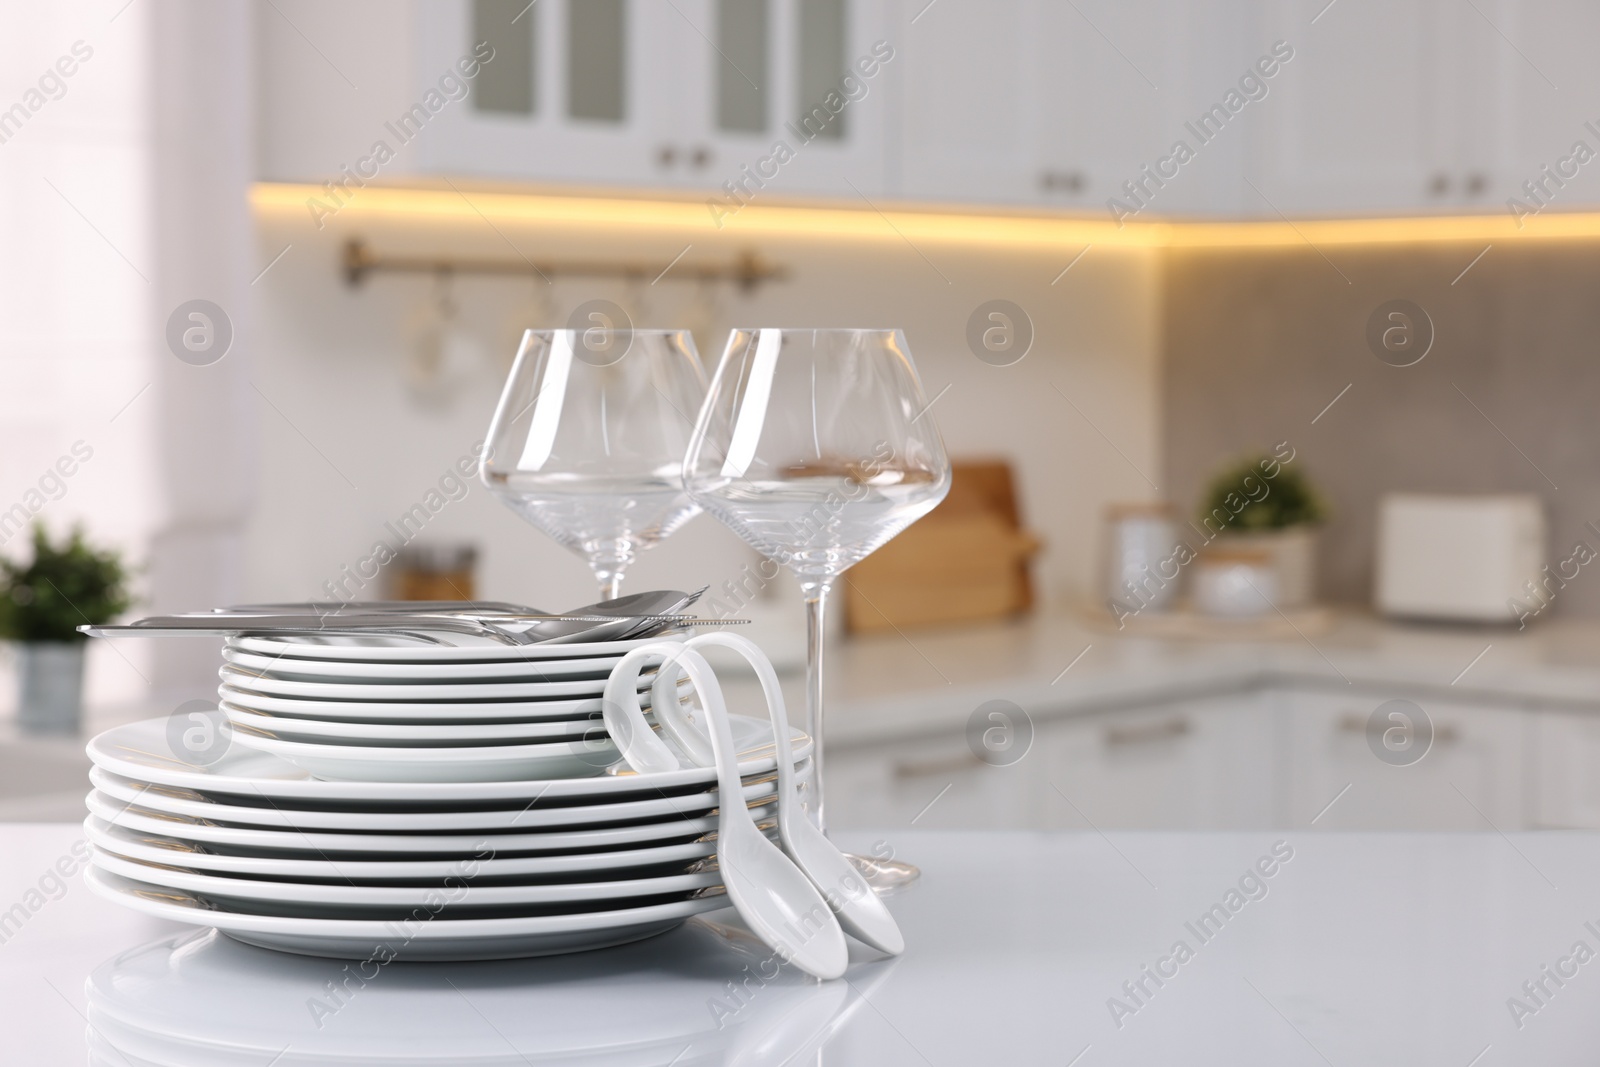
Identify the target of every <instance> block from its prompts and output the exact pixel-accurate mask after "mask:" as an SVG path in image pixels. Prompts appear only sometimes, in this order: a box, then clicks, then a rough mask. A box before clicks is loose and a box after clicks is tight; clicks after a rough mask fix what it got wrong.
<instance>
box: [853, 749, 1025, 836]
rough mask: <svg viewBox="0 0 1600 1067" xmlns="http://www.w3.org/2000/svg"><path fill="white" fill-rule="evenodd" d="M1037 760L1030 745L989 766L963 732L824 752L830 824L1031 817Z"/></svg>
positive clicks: (964, 824) (1007, 821)
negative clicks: (1009, 760)
mask: <svg viewBox="0 0 1600 1067" xmlns="http://www.w3.org/2000/svg"><path fill="white" fill-rule="evenodd" d="M1035 762H1036V758H1035V755H1034V754H1032V753H1030V754H1029V755H1028V756H1025V757H1023V758H1022V759H1021V760H1019V761H1018V762H1017V763H1015V764H1012V765H1009V766H991V765H990V764H987V763H984V762H983V761H981V760H979V759H978V757H977V756H975V755H973V753H972V750H971V749H970V748H969V747H968V746H967V741H966V738H965V737H964V736H961V735H951V736H949V737H941V738H929V739H918V740H916V741H910V742H905V743H902V744H896V745H885V746H874V747H872V748H866V749H846V750H842V751H837V752H829V753H828V757H827V771H826V774H827V794H826V803H827V816H828V824H829V826H830V827H841V828H848V827H855V828H871V829H877V830H903V829H909V828H910V827H911V826H912V825H913V824H914V825H915V826H916V827H917V828H918V829H978V828H982V829H990V828H1003V827H1010V828H1018V827H1026V826H1032V825H1036V824H1037V823H1036V821H1034V813H1035V812H1036V811H1037V809H1038V806H1039V800H1040V797H1039V789H1038V775H1037V773H1036V772H1035V769H1034V766H1033V764H1034V763H1035Z"/></svg>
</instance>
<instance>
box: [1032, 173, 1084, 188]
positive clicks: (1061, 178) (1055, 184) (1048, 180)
mask: <svg viewBox="0 0 1600 1067" xmlns="http://www.w3.org/2000/svg"><path fill="white" fill-rule="evenodd" d="M1088 184H1089V182H1088V179H1087V178H1085V177H1084V175H1083V171H1081V170H1066V171H1062V170H1047V171H1043V172H1041V173H1040V174H1039V188H1041V189H1043V190H1044V191H1045V192H1047V193H1051V192H1055V191H1056V190H1058V189H1061V190H1065V191H1066V192H1069V193H1081V192H1083V190H1084V187H1085V186H1087V185H1088Z"/></svg>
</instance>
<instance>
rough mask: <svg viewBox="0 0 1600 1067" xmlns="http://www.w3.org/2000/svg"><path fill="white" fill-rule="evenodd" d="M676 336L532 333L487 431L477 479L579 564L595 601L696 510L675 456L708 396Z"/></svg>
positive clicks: (681, 336) (690, 346)
mask: <svg viewBox="0 0 1600 1067" xmlns="http://www.w3.org/2000/svg"><path fill="white" fill-rule="evenodd" d="M705 390H706V382H705V374H704V372H703V371H702V369H701V366H700V359H699V356H698V355H697V354H696V352H695V347H694V339H693V338H692V337H691V336H690V335H689V333H688V332H687V331H684V330H640V329H632V328H628V329H602V328H598V327H596V328H591V329H587V330H529V331H527V332H526V333H525V334H524V335H523V339H522V344H521V346H520V348H519V349H518V352H517V358H516V362H515V364H513V366H512V369H511V374H510V376H509V377H508V378H507V379H506V384H505V388H504V390H503V391H502V392H501V396H500V402H499V404H498V405H497V406H496V408H495V413H494V417H493V419H492V420H491V421H490V424H489V432H488V436H487V438H486V448H485V451H484V455H483V459H482V461H481V462H480V464H479V475H480V477H481V478H482V480H483V482H484V484H485V485H487V486H488V487H489V489H490V491H492V492H493V493H494V494H495V495H496V496H498V497H499V498H500V499H501V501H502V502H504V503H505V504H506V505H507V506H508V507H510V508H511V509H512V510H513V511H515V512H516V513H517V514H518V515H520V516H522V517H523V518H524V519H526V520H527V521H529V522H531V523H532V524H533V525H534V526H537V527H538V528H539V529H540V530H543V531H544V532H545V533H546V534H549V535H550V536H551V537H553V538H554V539H555V540H556V541H558V542H559V543H561V544H563V545H565V546H566V547H568V548H570V549H572V550H573V551H574V552H577V553H578V554H580V555H582V556H584V557H585V558H586V559H587V560H588V561H589V565H590V567H591V569H592V570H593V571H594V574H595V578H596V580H598V581H599V583H600V588H601V596H602V598H603V599H608V600H609V599H613V598H615V597H616V596H617V595H618V589H619V587H620V585H621V581H622V575H623V572H624V571H625V570H626V569H627V567H628V565H629V564H631V563H632V562H633V560H634V559H635V558H636V557H637V556H638V554H639V553H640V552H642V551H644V550H645V549H648V548H650V547H651V546H653V545H655V544H658V543H660V542H661V541H662V540H663V539H665V538H666V537H668V536H670V535H671V534H672V533H673V532H674V531H676V530H677V529H678V528H679V527H681V526H682V525H683V524H684V523H685V522H687V521H688V520H689V519H690V518H692V517H693V516H694V515H695V514H696V513H697V512H698V511H699V510H700V509H699V507H698V505H696V504H695V503H694V502H693V501H692V500H691V499H690V498H689V497H688V495H687V494H686V493H685V492H684V487H683V455H684V451H685V449H686V447H687V445H688V443H689V435H690V429H691V425H692V424H691V421H690V420H691V419H692V418H693V415H694V413H695V411H696V410H697V409H698V408H699V407H700V403H701V400H702V398H703V397H704V396H705Z"/></svg>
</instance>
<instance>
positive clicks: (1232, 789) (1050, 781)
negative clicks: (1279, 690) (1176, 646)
mask: <svg viewBox="0 0 1600 1067" xmlns="http://www.w3.org/2000/svg"><path fill="white" fill-rule="evenodd" d="M1039 747H1040V752H1039V756H1040V763H1041V765H1042V773H1043V775H1044V777H1045V805H1044V808H1043V809H1042V815H1043V818H1042V820H1041V821H1040V822H1038V823H1036V825H1040V826H1043V827H1045V828H1049V829H1067V828H1076V829H1081V828H1083V827H1085V826H1086V825H1093V826H1095V827H1098V828H1099V829H1102V830H1109V829H1118V830H1144V829H1185V830H1200V829H1215V828H1222V827H1229V828H1266V827H1270V826H1272V825H1274V824H1275V819H1274V806H1273V782H1274V777H1275V771H1274V767H1275V763H1276V760H1275V759H1274V752H1275V749H1276V748H1277V744H1276V741H1275V735H1274V725H1273V722H1272V718H1271V716H1270V714H1269V712H1268V710H1267V708H1266V707H1265V706H1264V705H1263V704H1262V703H1261V700H1260V696H1259V694H1256V693H1251V692H1241V693H1236V694H1229V695H1226V696H1219V697H1212V698H1206V699H1200V700H1182V701H1174V702H1171V703H1164V704H1157V705H1154V706H1150V707H1143V708H1136V709H1125V710H1117V711H1110V712H1105V713H1103V714H1098V715H1087V716H1083V717H1081V718H1078V717H1074V718H1068V719H1062V720H1059V721H1057V722H1054V723H1051V724H1050V725H1049V726H1048V727H1046V728H1045V729H1044V730H1043V731H1042V734H1041V742H1040V746H1039Z"/></svg>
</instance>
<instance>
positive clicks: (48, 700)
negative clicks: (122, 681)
mask: <svg viewBox="0 0 1600 1067" xmlns="http://www.w3.org/2000/svg"><path fill="white" fill-rule="evenodd" d="M87 645H88V642H87V641H36V642H26V643H23V644H19V645H17V646H16V648H17V653H18V657H19V659H20V660H21V669H20V671H19V672H18V673H19V674H20V676H21V679H22V702H21V705H20V711H19V713H18V720H19V721H20V722H21V724H22V729H23V730H24V731H25V732H27V733H32V734H75V733H77V732H78V728H79V726H80V725H81V724H82V722H83V652H84V648H85V647H86V646H87Z"/></svg>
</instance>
